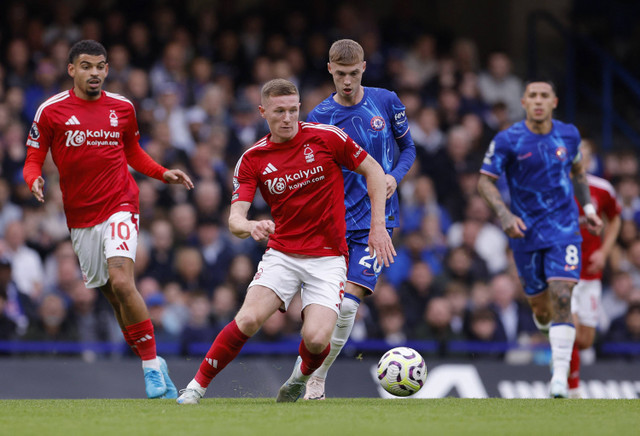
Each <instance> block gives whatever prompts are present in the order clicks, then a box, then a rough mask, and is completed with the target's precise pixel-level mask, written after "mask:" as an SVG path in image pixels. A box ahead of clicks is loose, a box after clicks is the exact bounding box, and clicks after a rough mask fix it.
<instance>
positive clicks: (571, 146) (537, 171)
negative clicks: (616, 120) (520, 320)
mask: <svg viewBox="0 0 640 436" xmlns="http://www.w3.org/2000/svg"><path fill="white" fill-rule="evenodd" d="M557 105H558V98H557V97H556V94H555V90H554V86H553V84H552V83H551V82H548V81H532V82H528V84H527V86H526V88H525V91H524V95H523V97H522V107H523V108H524V109H525V111H526V119H525V120H524V121H520V122H518V123H516V124H514V125H513V126H511V127H510V128H508V129H507V130H504V131H502V132H500V133H498V134H497V135H496V137H495V138H494V139H493V141H492V142H491V144H490V145H489V149H488V150H487V152H486V154H485V157H484V162H483V165H482V169H481V170H480V172H481V175H480V180H479V182H478V190H479V191H480V194H482V196H483V197H484V199H485V200H486V201H487V203H488V204H489V205H490V206H491V207H492V208H493V210H494V212H495V213H496V215H497V216H498V218H499V219H500V222H501V224H502V229H503V230H504V231H505V233H506V234H507V236H509V238H510V245H511V248H512V250H513V257H514V260H515V263H516V266H517V268H518V275H519V276H520V278H521V280H522V283H523V286H524V291H525V293H526V295H527V299H528V301H529V304H530V306H531V309H532V311H533V314H534V320H535V322H536V325H537V326H538V328H539V329H540V330H541V331H543V332H545V333H547V332H548V335H549V342H550V344H551V360H552V365H553V375H552V378H551V383H550V386H549V389H550V391H549V393H550V396H551V397H553V398H567V396H568V386H567V374H568V371H569V362H570V360H571V351H572V348H573V342H574V340H575V335H576V332H575V328H574V326H573V323H572V318H571V291H572V289H573V286H574V285H575V284H576V283H577V282H578V280H579V279H580V259H581V255H580V243H581V241H582V237H581V236H580V228H579V225H578V207H577V205H576V203H575V201H574V199H573V196H574V192H575V196H576V198H577V199H578V201H579V202H580V205H582V208H583V209H584V211H585V213H586V216H587V221H588V227H589V230H590V231H591V232H593V233H599V232H600V230H601V229H602V221H601V220H600V218H599V217H598V215H597V214H596V211H595V208H594V206H593V204H591V196H590V194H589V185H588V183H587V178H586V174H585V170H584V167H583V165H582V163H581V160H580V158H581V156H580V153H579V151H578V146H579V144H580V134H579V133H578V129H577V128H576V127H575V126H573V125H572V124H565V123H562V122H560V121H558V120H555V119H553V118H552V112H553V109H555V108H556V106H557ZM502 174H505V176H506V180H507V184H508V186H509V193H510V196H511V210H509V208H507V206H506V205H505V203H504V201H503V200H502V198H501V196H500V193H499V191H498V189H497V188H496V186H495V183H496V180H497V179H498V178H499V177H500V176H501V175H502Z"/></svg>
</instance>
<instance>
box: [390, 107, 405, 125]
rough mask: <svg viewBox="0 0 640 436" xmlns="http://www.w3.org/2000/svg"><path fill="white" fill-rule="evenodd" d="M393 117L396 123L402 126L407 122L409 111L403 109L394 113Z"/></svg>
mask: <svg viewBox="0 0 640 436" xmlns="http://www.w3.org/2000/svg"><path fill="white" fill-rule="evenodd" d="M393 119H394V121H395V123H396V126H398V127H400V126H402V125H403V124H404V123H406V122H407V113H406V111H401V112H396V113H395V114H394V115H393Z"/></svg>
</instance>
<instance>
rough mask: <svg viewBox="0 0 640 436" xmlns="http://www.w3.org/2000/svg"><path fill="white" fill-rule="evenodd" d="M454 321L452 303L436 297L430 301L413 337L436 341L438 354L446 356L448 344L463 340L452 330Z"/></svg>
mask: <svg viewBox="0 0 640 436" xmlns="http://www.w3.org/2000/svg"><path fill="white" fill-rule="evenodd" d="M452 320H453V313H452V308H451V302H450V301H449V300H447V299H446V298H444V297H434V298H432V299H431V300H429V303H428V304H427V306H426V308H425V310H424V313H423V318H422V322H421V323H419V324H418V325H417V327H416V328H415V330H414V332H413V336H414V337H415V338H416V339H423V340H431V341H436V342H437V344H438V349H437V354H438V355H439V356H445V355H446V354H447V343H448V342H449V341H451V340H455V339H462V338H463V336H462V335H459V334H456V333H455V332H454V331H453V329H452V328H451V322H452Z"/></svg>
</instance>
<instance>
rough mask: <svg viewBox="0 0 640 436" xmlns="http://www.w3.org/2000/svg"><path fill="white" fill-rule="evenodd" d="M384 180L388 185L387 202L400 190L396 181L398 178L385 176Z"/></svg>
mask: <svg viewBox="0 0 640 436" xmlns="http://www.w3.org/2000/svg"><path fill="white" fill-rule="evenodd" d="M384 180H385V182H386V183H387V200H388V199H390V198H391V196H392V195H393V193H394V192H396V189H398V182H397V181H396V178H395V177H393V176H392V175H391V174H385V175H384Z"/></svg>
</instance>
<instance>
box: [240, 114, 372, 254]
mask: <svg viewBox="0 0 640 436" xmlns="http://www.w3.org/2000/svg"><path fill="white" fill-rule="evenodd" d="M298 127H299V131H298V133H297V135H296V136H295V137H294V138H293V139H291V140H289V141H287V142H282V143H274V142H271V141H270V137H271V135H270V134H269V135H267V136H265V137H264V138H262V139H261V140H260V141H258V142H257V143H256V144H255V145H254V146H253V147H251V148H250V149H248V150H247V151H246V152H245V153H244V154H243V155H242V156H241V157H240V159H239V160H238V164H237V165H236V169H235V173H234V178H233V186H234V191H233V197H232V202H236V201H248V202H252V201H253V197H254V195H255V192H256V188H257V189H259V190H260V193H261V194H262V197H263V198H264V200H265V201H266V202H267V204H268V205H269V206H270V207H271V216H272V217H273V221H274V222H275V225H276V229H275V232H274V233H273V234H272V235H271V236H269V242H268V244H267V246H268V247H270V248H274V249H276V250H279V251H283V252H286V253H295V254H304V255H309V256H337V255H347V254H348V252H347V243H346V241H345V232H346V223H345V218H344V216H345V207H344V182H343V179H342V170H341V165H342V166H344V167H346V168H348V169H350V170H355V169H356V168H357V167H358V166H359V165H360V163H361V162H362V161H363V160H364V158H365V157H366V156H367V152H366V151H364V150H363V149H362V148H360V146H359V145H358V144H356V143H355V142H354V141H353V139H351V138H350V137H349V136H348V135H347V134H346V133H344V132H343V131H342V130H340V129H339V128H337V127H334V126H329V125H326V124H316V123H306V122H299V123H298Z"/></svg>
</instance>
